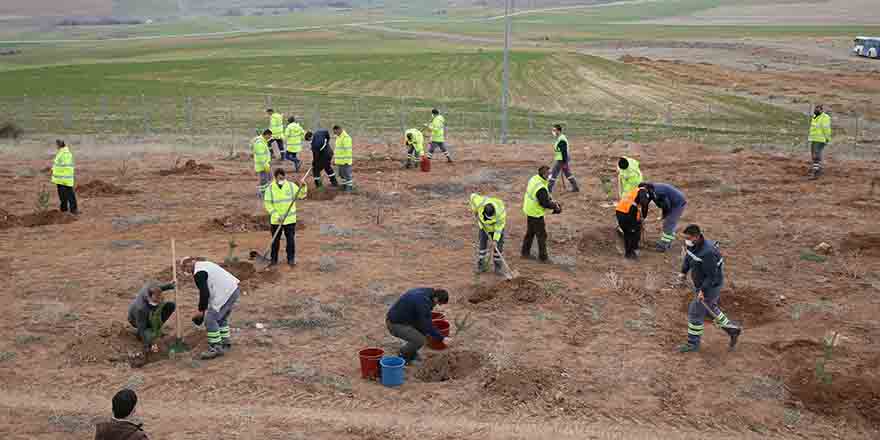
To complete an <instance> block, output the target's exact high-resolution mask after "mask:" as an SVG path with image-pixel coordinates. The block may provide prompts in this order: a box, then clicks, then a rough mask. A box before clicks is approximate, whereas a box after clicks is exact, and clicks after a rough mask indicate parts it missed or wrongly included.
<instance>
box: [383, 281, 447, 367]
mask: <svg viewBox="0 0 880 440" xmlns="http://www.w3.org/2000/svg"><path fill="white" fill-rule="evenodd" d="M447 303H449V292H447V291H445V290H443V289H434V288H431V287H420V288H415V289H410V290H408V291H407V292H406V293H404V294H403V295H401V297H400V299H398V300H397V302H395V303H394V305H392V306H391V308H390V309H389V310H388V315H387V316H386V318H385V325H386V326H387V327H388V331H389V332H390V333H391V335H393V336H395V337H398V338H400V339H403V340H404V341H406V343H405V344H404V345H403V347H401V348H400V357H401V358H403V360H404V361H406V364H407V365H410V364H412V363H413V362H414V361H416V360H417V359H418V357H419V350H421V348H422V346H424V345H425V337H426V336H430V337H431V338H433V339H434V340H436V341H442V342H444V343H446V344H447V345H448V344H450V343H451V342H452V339H450V338H445V339H444V336H443V335H442V334H441V333H440V331H439V330H437V328H436V327H434V324H433V323H432V322H431V311H432V310H433V309H434V307H436V306H437V305H438V304H444V305H445V304H447Z"/></svg>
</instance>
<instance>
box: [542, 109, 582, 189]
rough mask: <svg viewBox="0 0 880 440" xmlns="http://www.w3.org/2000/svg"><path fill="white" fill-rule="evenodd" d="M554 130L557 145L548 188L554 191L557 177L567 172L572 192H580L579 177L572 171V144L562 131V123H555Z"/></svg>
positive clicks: (566, 176)
mask: <svg viewBox="0 0 880 440" xmlns="http://www.w3.org/2000/svg"><path fill="white" fill-rule="evenodd" d="M552 132H553V137H554V138H556V145H555V147H554V156H553V169H552V170H551V171H550V183H549V184H548V185H547V190H548V191H550V192H551V193H552V192H553V186H554V185H556V179H557V178H558V177H559V174H560V173H561V174H565V178H566V179H568V181H569V182H570V183H571V192H580V188H578V183H577V179H575V178H574V174H572V173H571V145H570V144H569V143H568V138H567V137H566V136H565V135H564V134H563V133H562V125H560V124H556V125H554V126H553V130H552Z"/></svg>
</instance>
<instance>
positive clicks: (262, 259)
mask: <svg viewBox="0 0 880 440" xmlns="http://www.w3.org/2000/svg"><path fill="white" fill-rule="evenodd" d="M309 174H312V169H311V168H309V170H308V171H306V173H305V175H303V176H302V179H299V185H300V186H299V189H298V190H297V191H296V194H294V195H293V200H291V201H290V204H289V205H287V210H286V211H284V215H283V216H281V220H282V222H283V221H284V219H286V218H287V215H288V214H290V210H291V209H293V205H294V204H296V200H297V199H298V198H299V195H300V192H301V191H302V190H303V189H304V188H305V181H306V179H307V178H308V177H309ZM270 219H271V216H270ZM281 229H283V228H281V227H279V228H278V229H276V230H275V233H274V234H272V241H270V242H269V249H266V252H264V253H262V254H260V253H258V252H256V251H252V252H251V257H252V258H254V259H255V260H256V262H257V263H261V264H265V265H266V266H267V267H268V265H269V264H270V263H271V262H272V257H271V253H272V243H275V240H276V239H278V234H280V233H281ZM263 269H265V267H264V268H263Z"/></svg>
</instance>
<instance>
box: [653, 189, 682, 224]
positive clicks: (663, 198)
mask: <svg viewBox="0 0 880 440" xmlns="http://www.w3.org/2000/svg"><path fill="white" fill-rule="evenodd" d="M653 185H654V204H655V205H657V207H658V208H660V210H661V211H663V216H664V217H666V215H667V214H669V211H672V210H673V209H677V208H681V207H682V206H684V205H687V199H686V198H685V197H684V193H682V192H681V190H680V189H678V188H676V187H674V186H672V185H668V184H665V183H654V184H653Z"/></svg>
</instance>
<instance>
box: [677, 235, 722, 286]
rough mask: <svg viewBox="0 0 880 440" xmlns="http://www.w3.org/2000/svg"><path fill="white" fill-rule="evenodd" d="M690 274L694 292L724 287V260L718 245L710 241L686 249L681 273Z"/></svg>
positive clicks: (703, 241)
mask: <svg viewBox="0 0 880 440" xmlns="http://www.w3.org/2000/svg"><path fill="white" fill-rule="evenodd" d="M688 272H690V273H691V279H692V280H693V281H694V291H695V292H704V293H705V291H706V289H710V288H720V287H721V286H723V285H724V258H723V257H722V256H721V250H720V249H719V248H718V243H716V242H714V241H712V240H705V239H704V240H702V242H701V243H700V244H698V245H696V246H694V247H692V248H687V253H686V254H685V257H684V262H683V263H682V266H681V273H683V274H687V273H688Z"/></svg>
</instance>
